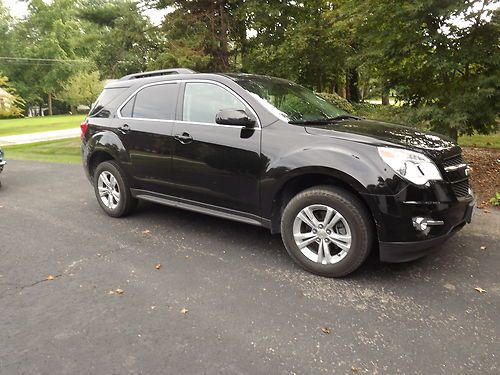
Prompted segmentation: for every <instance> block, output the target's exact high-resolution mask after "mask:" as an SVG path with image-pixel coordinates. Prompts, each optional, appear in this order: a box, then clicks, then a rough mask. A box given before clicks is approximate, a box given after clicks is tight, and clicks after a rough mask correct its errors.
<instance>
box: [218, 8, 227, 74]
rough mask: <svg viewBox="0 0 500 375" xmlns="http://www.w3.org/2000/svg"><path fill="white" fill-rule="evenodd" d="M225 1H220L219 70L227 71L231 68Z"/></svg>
mask: <svg viewBox="0 0 500 375" xmlns="http://www.w3.org/2000/svg"><path fill="white" fill-rule="evenodd" d="M224 6H225V1H221V2H220V3H219V18H220V20H219V25H220V28H219V32H220V34H219V70H220V71H222V72H225V71H227V70H228V69H229V41H228V37H227V33H228V27H227V19H226V10H225V9H224Z"/></svg>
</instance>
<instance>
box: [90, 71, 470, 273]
mask: <svg viewBox="0 0 500 375" xmlns="http://www.w3.org/2000/svg"><path fill="white" fill-rule="evenodd" d="M81 130H82V147H81V149H82V158H83V164H84V167H85V171H86V173H87V175H88V178H89V180H90V181H91V183H92V184H93V187H94V190H95V195H96V197H97V201H98V203H99V205H100V206H101V207H102V209H103V210H104V211H105V212H106V213H107V214H108V215H109V216H113V217H121V216H124V215H127V214H128V213H130V212H131V211H132V210H133V209H134V208H135V206H136V204H137V201H138V200H140V199H142V200H147V201H151V202H156V203H160V204H164V205H167V206H173V207H180V208H184V209H188V210H193V211H197V212H200V213H204V214H210V215H214V216H219V217H223V218H226V219H232V220H237V221H241V222H244V223H248V224H254V225H259V226H262V227H265V228H269V230H270V231H271V232H272V233H281V237H282V239H283V243H284V245H285V247H286V250H287V251H288V253H289V254H290V256H291V257H292V259H293V260H294V261H295V262H296V263H297V264H299V265H300V266H301V267H303V268H304V269H306V270H308V271H310V272H313V273H315V274H318V275H323V276H328V277H340V276H344V275H347V274H349V273H351V272H353V271H354V270H355V269H357V268H358V267H359V266H360V265H361V264H362V263H363V261H364V260H365V259H366V257H367V256H368V254H369V253H370V251H371V250H372V249H377V248H378V251H379V257H380V259H381V260H382V261H386V262H403V261H409V260H413V259H416V258H418V257H420V256H423V255H424V254H426V252H427V251H428V249H429V248H431V247H433V246H436V245H438V244H440V243H442V242H443V241H445V240H446V239H447V238H449V237H450V236H451V235H452V234H454V233H455V232H456V231H457V230H459V229H460V228H462V227H463V226H464V225H465V224H466V223H467V222H470V220H471V218H472V214H473V211H474V203H475V199H474V196H473V193H472V190H471V188H470V186H469V167H468V165H467V164H466V163H465V162H464V160H463V159H462V155H461V149H460V148H459V147H458V146H457V145H456V144H455V143H454V142H452V141H451V140H449V139H447V138H445V137H443V136H440V135H437V134H433V133H428V132H424V131H420V130H416V129H412V128H409V127H404V126H400V125H394V124H389V123H384V122H378V121H370V120H366V119H362V118H359V117H356V116H353V115H350V114H348V113H346V112H345V111H343V110H341V109H340V108H337V107H336V106H335V105H333V104H331V103H329V102H328V101H326V100H324V99H323V98H321V97H320V96H317V95H316V94H315V93H313V92H312V91H310V90H308V89H306V88H304V87H302V86H300V85H297V84H295V83H293V82H290V81H287V80H284V79H279V78H273V77H268V76H260V75H251V74H202V73H196V72H193V71H191V70H189V69H166V70H160V71H152V72H144V73H139V74H131V75H128V76H125V77H123V78H121V79H119V80H116V81H112V82H110V83H108V84H107V85H106V87H105V88H104V91H103V92H102V94H101V95H100V96H99V98H98V99H97V101H96V103H95V104H94V105H93V107H92V109H91V110H90V113H89V114H88V117H87V119H86V120H85V122H83V123H82V124H81Z"/></svg>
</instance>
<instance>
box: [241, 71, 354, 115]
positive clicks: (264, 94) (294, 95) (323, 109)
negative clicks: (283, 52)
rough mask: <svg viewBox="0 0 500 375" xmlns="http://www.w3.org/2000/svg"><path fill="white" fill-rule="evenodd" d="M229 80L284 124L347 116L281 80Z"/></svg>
mask: <svg viewBox="0 0 500 375" xmlns="http://www.w3.org/2000/svg"><path fill="white" fill-rule="evenodd" d="M233 77H234V78H235V80H236V82H237V83H238V84H239V85H240V86H241V87H243V88H244V89H245V90H247V91H248V92H250V94H251V95H253V96H254V97H255V98H256V99H257V100H258V101H260V102H261V104H263V105H264V106H265V107H266V108H268V109H269V110H270V111H271V112H273V113H274V114H275V115H276V116H278V117H280V118H281V119H282V120H285V121H288V122H290V121H291V122H296V121H297V122H300V121H310V120H319V119H328V118H334V117H337V116H342V115H345V114H347V112H345V111H344V110H342V109H340V108H338V107H336V106H334V105H333V104H331V103H330V102H327V101H326V100H325V99H323V98H321V97H320V96H318V95H316V94H315V93H314V92H312V91H311V90H309V89H306V88H305V87H302V86H300V85H297V84H295V83H293V82H290V81H286V80H284V79H279V78H272V77H266V76H250V75H249V76H233Z"/></svg>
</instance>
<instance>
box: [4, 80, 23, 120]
mask: <svg viewBox="0 0 500 375" xmlns="http://www.w3.org/2000/svg"><path fill="white" fill-rule="evenodd" d="M23 107H24V100H23V99H22V98H21V97H20V96H19V95H17V93H16V90H15V89H14V88H13V87H12V86H11V85H10V83H9V79H8V78H7V77H5V76H4V75H2V74H0V118H2V117H21V116H22V114H23Z"/></svg>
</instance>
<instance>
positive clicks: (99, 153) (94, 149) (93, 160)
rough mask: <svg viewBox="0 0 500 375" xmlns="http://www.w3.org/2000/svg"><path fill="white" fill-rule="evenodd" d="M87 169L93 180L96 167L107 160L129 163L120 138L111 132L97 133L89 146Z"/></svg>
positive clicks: (90, 140)
mask: <svg viewBox="0 0 500 375" xmlns="http://www.w3.org/2000/svg"><path fill="white" fill-rule="evenodd" d="M86 148H87V150H88V154H87V168H88V173H89V176H90V178H91V179H92V178H93V175H94V171H95V169H96V167H97V166H98V165H99V164H100V163H102V162H104V161H107V160H115V161H116V162H118V163H120V164H121V163H127V162H128V161H129V160H128V159H129V157H128V153H127V150H126V148H125V147H124V145H123V143H122V141H121V140H120V138H119V137H118V136H117V135H116V134H114V133H113V132H110V131H101V132H98V133H95V134H94V135H93V136H92V137H91V138H90V139H89V141H88V144H87V147H86Z"/></svg>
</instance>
